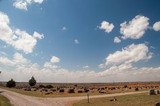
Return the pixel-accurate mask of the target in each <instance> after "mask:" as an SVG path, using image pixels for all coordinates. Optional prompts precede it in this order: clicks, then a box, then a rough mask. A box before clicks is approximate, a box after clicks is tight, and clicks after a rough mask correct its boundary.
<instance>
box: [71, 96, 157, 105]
mask: <svg viewBox="0 0 160 106" xmlns="http://www.w3.org/2000/svg"><path fill="white" fill-rule="evenodd" d="M111 99H113V97H109V98H97V99H91V100H90V103H87V100H82V101H79V102H77V103H75V104H74V105H73V106H154V104H155V103H157V102H160V95H152V96H150V95H148V94H136V95H125V96H117V97H116V99H117V101H110V100H111Z"/></svg>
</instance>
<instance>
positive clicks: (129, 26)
mask: <svg viewBox="0 0 160 106" xmlns="http://www.w3.org/2000/svg"><path fill="white" fill-rule="evenodd" d="M120 26H121V28H120V33H121V34H122V35H123V37H122V38H123V39H127V38H130V39H139V38H141V37H142V36H143V35H144V33H145V31H146V30H147V28H148V26H149V18H147V17H145V16H141V15H137V16H136V17H135V18H133V19H132V20H131V21H129V22H128V23H127V22H126V21H125V22H123V23H122V24H120Z"/></svg>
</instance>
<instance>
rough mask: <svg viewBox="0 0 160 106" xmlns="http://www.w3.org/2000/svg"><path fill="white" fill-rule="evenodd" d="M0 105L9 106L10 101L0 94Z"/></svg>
mask: <svg viewBox="0 0 160 106" xmlns="http://www.w3.org/2000/svg"><path fill="white" fill-rule="evenodd" d="M0 106H11V104H10V101H9V100H8V99H7V98H6V97H4V96H2V95H1V94H0Z"/></svg>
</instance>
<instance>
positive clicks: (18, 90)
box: [1, 87, 102, 97]
mask: <svg viewBox="0 0 160 106" xmlns="http://www.w3.org/2000/svg"><path fill="white" fill-rule="evenodd" d="M1 88H3V89H7V90H10V91H14V92H17V93H20V94H23V95H28V96H35V97H74V96H86V95H87V93H71V94H68V93H67V92H64V93H58V92H54V93H52V94H49V95H45V93H42V92H39V91H24V90H22V89H16V88H7V87H1ZM91 95H100V94H99V93H92V94H91ZM101 95H102V94H101Z"/></svg>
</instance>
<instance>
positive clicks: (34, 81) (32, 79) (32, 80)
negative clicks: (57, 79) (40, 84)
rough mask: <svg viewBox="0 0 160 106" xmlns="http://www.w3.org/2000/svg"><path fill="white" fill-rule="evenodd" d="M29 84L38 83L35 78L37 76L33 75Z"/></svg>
mask: <svg viewBox="0 0 160 106" xmlns="http://www.w3.org/2000/svg"><path fill="white" fill-rule="evenodd" d="M29 85H30V86H34V85H36V80H35V78H34V77H33V76H32V77H31V79H30V80H29Z"/></svg>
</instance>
